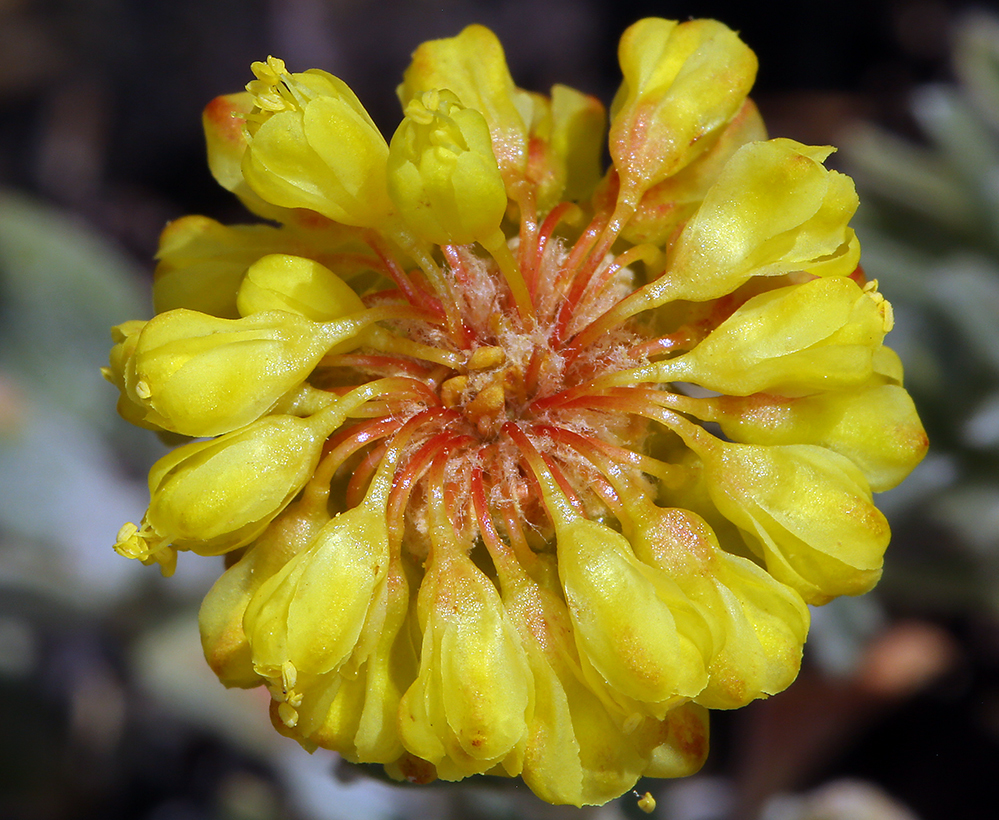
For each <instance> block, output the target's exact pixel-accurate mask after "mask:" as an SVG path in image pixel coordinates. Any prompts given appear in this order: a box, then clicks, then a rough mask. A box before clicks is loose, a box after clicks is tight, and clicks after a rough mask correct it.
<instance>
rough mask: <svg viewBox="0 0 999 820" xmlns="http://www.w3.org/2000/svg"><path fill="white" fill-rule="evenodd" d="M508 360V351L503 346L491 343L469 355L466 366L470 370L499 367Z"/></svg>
mask: <svg viewBox="0 0 999 820" xmlns="http://www.w3.org/2000/svg"><path fill="white" fill-rule="evenodd" d="M505 361H506V351H505V350H504V349H503V348H502V347H496V346H495V345H489V346H488V347H480V348H478V349H477V350H476V351H475V352H474V353H472V355H471V356H469V357H468V364H467V365H466V367H467V368H468V369H469V370H488V369H489V368H490V367H497V366H499V365H501V364H503V363H504V362H505Z"/></svg>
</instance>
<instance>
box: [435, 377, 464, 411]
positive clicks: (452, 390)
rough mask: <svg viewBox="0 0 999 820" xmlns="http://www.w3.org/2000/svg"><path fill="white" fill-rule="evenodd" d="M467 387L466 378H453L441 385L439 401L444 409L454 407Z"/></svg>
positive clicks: (459, 401)
mask: <svg viewBox="0 0 999 820" xmlns="http://www.w3.org/2000/svg"><path fill="white" fill-rule="evenodd" d="M466 387H468V376H454V377H453V378H450V379H448V380H447V381H446V382H444V384H442V385H441V401H442V402H444V406H445V407H456V406H457V405H458V404H460V403H461V397H462V395H463V394H464V392H465V388H466Z"/></svg>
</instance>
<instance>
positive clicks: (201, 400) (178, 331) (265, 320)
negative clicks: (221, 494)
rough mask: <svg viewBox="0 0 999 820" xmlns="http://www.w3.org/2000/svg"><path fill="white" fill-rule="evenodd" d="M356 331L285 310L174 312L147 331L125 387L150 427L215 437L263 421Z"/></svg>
mask: <svg viewBox="0 0 999 820" xmlns="http://www.w3.org/2000/svg"><path fill="white" fill-rule="evenodd" d="M356 332H357V327H356V325H354V324H351V323H338V322H333V323H327V324H317V323H315V322H311V321H309V320H308V319H306V318H304V317H302V316H298V315H296V314H292V313H286V312H283V311H272V312H267V313H258V314H254V315H253V316H248V317H246V318H244V319H238V320H232V319H219V318H217V317H214V316H207V315H205V314H203V313H197V312H195V311H191V310H184V309H178V310H172V311H169V312H168V313H161V314H160V315H159V316H156V317H154V318H153V319H150V320H149V321H148V322H147V323H146V324H145V326H144V327H143V328H142V331H141V332H140V333H139V335H138V339H137V341H136V342H135V345H134V348H133V349H132V352H131V355H130V356H129V357H128V358H127V361H126V363H125V365H124V379H123V384H124V387H125V390H126V392H127V394H128V396H129V398H130V399H131V400H132V401H134V402H135V403H136V404H138V405H140V406H141V407H143V408H144V409H145V413H146V415H145V419H146V421H148V422H150V423H152V424H156V425H158V426H160V427H162V428H163V429H165V430H171V431H173V432H176V433H181V434H183V435H186V436H214V435H218V434H220V433H226V432H229V431H230V430H235V429H236V428H238V427H242V426H243V425H245V424H248V423H250V422H251V421H253V420H254V419H257V418H260V416H262V415H263V414H264V413H266V412H267V411H269V410H270V409H271V408H273V407H274V405H275V404H276V403H277V402H278V401H279V400H280V399H281V398H282V397H283V396H285V395H286V394H288V393H289V392H290V391H292V390H294V389H295V388H297V387H298V386H299V385H300V384H302V382H303V381H305V379H306V377H307V376H308V375H309V373H311V372H312V369H313V368H314V367H315V366H316V363H317V362H318V361H319V360H320V359H321V358H322V357H323V355H325V353H326V352H327V351H328V350H329V349H330V348H331V347H333V345H335V344H337V343H339V342H341V341H344V340H346V339H349V338H350V337H351V336H353V335H354V334H355V333H356ZM129 344H131V343H130V342H129ZM123 350H124V348H123Z"/></svg>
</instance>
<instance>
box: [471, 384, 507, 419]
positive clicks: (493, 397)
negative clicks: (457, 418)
mask: <svg viewBox="0 0 999 820" xmlns="http://www.w3.org/2000/svg"><path fill="white" fill-rule="evenodd" d="M504 404H506V391H504V390H503V385H501V384H495V383H494V384H491V385H489V387H487V388H486V389H485V390H482V391H480V392H479V394H478V395H477V396H476V397H475V398H474V399H472V400H471V401H470V402H469V403H468V414H469V415H470V416H471V417H472V418H475V419H480V418H482V417H484V416H495V415H496V414H497V413H499V411H500V410H502V409H503V405H504Z"/></svg>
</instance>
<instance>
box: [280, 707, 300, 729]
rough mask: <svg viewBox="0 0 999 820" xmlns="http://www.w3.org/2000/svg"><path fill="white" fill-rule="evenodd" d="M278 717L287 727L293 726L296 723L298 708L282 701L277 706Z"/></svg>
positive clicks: (291, 727)
mask: <svg viewBox="0 0 999 820" xmlns="http://www.w3.org/2000/svg"><path fill="white" fill-rule="evenodd" d="M278 717H279V718H281V722H282V723H283V724H284V725H285V726H287V727H288V728H289V729H293V728H295V726H296V725H297V724H298V710H297V709H295V707H293V706H290V705H289V704H287V703H282V704H280V705H279V706H278Z"/></svg>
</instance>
